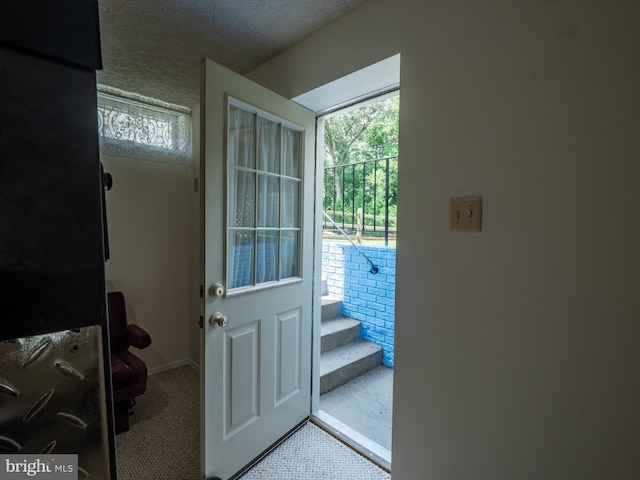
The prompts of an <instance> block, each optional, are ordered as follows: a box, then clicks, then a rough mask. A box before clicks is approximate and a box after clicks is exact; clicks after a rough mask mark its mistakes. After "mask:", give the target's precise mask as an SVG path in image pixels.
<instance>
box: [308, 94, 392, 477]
mask: <svg viewBox="0 0 640 480" xmlns="http://www.w3.org/2000/svg"><path fill="white" fill-rule="evenodd" d="M398 115H399V93H398V91H397V90H395V91H392V92H389V93H387V94H384V95H381V96H375V97H374V98H370V99H367V100H366V101H363V102H358V103H357V104H355V105H352V106H350V107H347V108H343V109H340V110H337V111H335V112H332V113H330V114H327V115H324V116H322V117H319V118H318V132H319V133H318V141H323V148H322V149H320V148H319V149H318V150H319V153H323V154H324V155H323V158H322V159H320V158H319V159H318V160H317V161H318V163H322V165H323V170H324V172H323V200H322V209H323V210H322V215H323V228H322V262H321V264H322V280H321V282H322V283H321V290H322V292H321V294H322V300H321V312H322V313H321V319H320V328H319V330H320V358H319V365H320V372H319V376H320V379H319V394H320V396H319V405H318V409H317V411H315V412H313V413H314V416H315V417H316V419H317V420H318V421H320V422H322V423H323V424H324V425H325V426H326V427H328V428H330V429H331V430H332V431H333V432H334V433H336V434H338V435H339V436H340V437H341V438H343V439H344V440H346V441H347V442H349V443H351V444H352V445H353V446H354V447H356V448H358V449H359V450H361V451H362V452H363V453H365V454H366V455H368V456H369V457H370V458H371V459H372V460H374V461H375V462H376V463H378V464H380V465H381V466H383V467H385V468H390V464H391V430H392V403H393V365H394V323H395V315H394V311H395V308H394V305H395V251H396V237H397V203H396V199H397V178H398V177H397V172H398Z"/></svg>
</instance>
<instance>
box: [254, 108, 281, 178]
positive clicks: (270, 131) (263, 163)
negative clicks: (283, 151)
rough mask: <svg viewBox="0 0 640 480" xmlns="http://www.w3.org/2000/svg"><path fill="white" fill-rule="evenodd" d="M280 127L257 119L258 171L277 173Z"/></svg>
mask: <svg viewBox="0 0 640 480" xmlns="http://www.w3.org/2000/svg"><path fill="white" fill-rule="evenodd" d="M279 167H280V125H279V124H278V123H276V122H272V121H271V120H267V119H266V118H263V117H258V170H262V171H263V172H273V173H279Z"/></svg>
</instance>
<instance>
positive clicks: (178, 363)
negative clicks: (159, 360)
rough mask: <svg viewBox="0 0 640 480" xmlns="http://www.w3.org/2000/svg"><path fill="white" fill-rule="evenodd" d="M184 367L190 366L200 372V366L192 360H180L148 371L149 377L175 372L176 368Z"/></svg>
mask: <svg viewBox="0 0 640 480" xmlns="http://www.w3.org/2000/svg"><path fill="white" fill-rule="evenodd" d="M184 366H189V367H191V368H193V369H195V370H197V371H200V366H199V365H198V364H197V363H196V362H194V361H193V360H191V359H190V358H184V359H182V360H178V361H176V362H171V363H167V364H165V365H160V366H158V367H153V368H150V369H149V370H148V374H149V375H155V374H156V373H160V372H165V371H167V370H173V369H174V368H180V367H184Z"/></svg>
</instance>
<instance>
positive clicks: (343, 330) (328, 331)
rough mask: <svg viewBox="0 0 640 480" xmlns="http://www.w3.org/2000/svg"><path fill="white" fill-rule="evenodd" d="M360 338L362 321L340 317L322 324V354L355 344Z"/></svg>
mask: <svg viewBox="0 0 640 480" xmlns="http://www.w3.org/2000/svg"><path fill="white" fill-rule="evenodd" d="M359 336H360V321H359V320H355V319H353V318H347V317H339V318H332V319H330V320H325V321H323V322H322V323H321V324H320V353H324V352H328V351H329V350H333V349H334V348H338V347H342V346H343V345H346V344H347V343H350V342H355V341H356V340H357V339H358V338H359Z"/></svg>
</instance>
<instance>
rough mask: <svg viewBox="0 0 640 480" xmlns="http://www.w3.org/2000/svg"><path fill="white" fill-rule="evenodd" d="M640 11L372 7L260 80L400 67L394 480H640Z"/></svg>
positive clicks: (505, 4)
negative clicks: (456, 210) (397, 57)
mask: <svg viewBox="0 0 640 480" xmlns="http://www.w3.org/2000/svg"><path fill="white" fill-rule="evenodd" d="M638 5H639V4H638V3H637V2H634V1H623V0H620V1H613V2H603V1H599V0H581V1H578V0H564V1H563V0H541V1H536V2H534V1H531V2H513V1H507V0H503V1H493V2H477V1H475V0H454V1H449V2H443V1H438V2H436V1H410V0H370V1H369V2H367V3H366V4H364V5H363V6H362V7H360V8H358V9H357V10H355V11H353V12H352V13H351V14H348V15H347V16H345V17H343V18H341V19H340V20H338V21H337V22H335V23H333V24H332V25H330V26H329V27H327V28H325V29H323V30H321V31H319V32H317V33H316V34H314V35H312V36H311V37H309V38H308V39H306V40H305V41H303V42H301V43H300V44H298V45H297V46H295V47H294V48H292V49H290V50H288V51H287V52H285V53H284V54H282V55H280V56H279V57H276V58H275V59H273V60H272V61H270V62H268V63H267V64H265V65H263V66H262V67H260V68H258V69H257V70H255V71H254V72H252V73H251V74H250V75H249V76H250V77H251V78H252V79H254V80H256V81H258V82H260V83H262V84H264V85H266V86H268V87H270V88H272V89H274V90H276V91H278V92H279V93H281V94H283V95H285V96H288V97H294V96H296V95H299V94H301V93H304V92H306V91H308V90H311V89H312V88H315V87H317V86H319V85H321V84H323V83H326V82H328V81H331V80H334V79H336V78H338V77H341V76H343V75H345V74H348V73H350V72H352V71H354V70H357V69H359V68H362V67H363V66H365V65H367V64H369V63H372V62H374V61H377V60H380V59H382V58H385V57H387V56H390V55H392V54H395V53H401V114H400V178H399V207H398V212H399V217H400V235H399V239H398V260H397V262H398V264H397V297H396V316H397V318H396V320H397V321H396V329H397V330H396V376H395V387H396V389H395V398H394V425H393V428H394V438H393V479H394V480H409V479H415V480H421V479H438V480H445V479H460V480H468V479H474V480H483V479H487V480H488V479H491V480H496V479H509V480H512V479H518V480H524V479H532V480H534V479H535V480H539V479H542V478H545V479H549V478H554V479H578V478H581V479H582V478H616V479H632V478H640V462H638V457H637V455H638V451H639V450H640V407H639V406H640V381H639V379H638V371H639V368H640V348H639V347H638V346H639V345H640V321H639V319H640V302H639V301H638V298H640V295H638V293H637V291H636V290H637V288H638V286H640V250H639V248H638V246H639V245H640V227H639V226H638V223H637V222H636V220H637V218H638V216H639V213H640V201H638V199H637V198H636V197H635V192H637V191H638V187H637V181H638V178H640V134H639V132H638V127H639V126H640V95H639V94H638V87H639V86H640V49H639V45H640V28H638V24H637V19H638V18H639V17H638V15H639V14H640V7H639V6H638ZM469 194H477V195H482V196H483V198H484V226H483V230H482V232H481V233H477V234H460V233H456V234H454V233H450V232H449V231H448V228H447V208H448V198H449V197H450V196H454V195H469Z"/></svg>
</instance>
